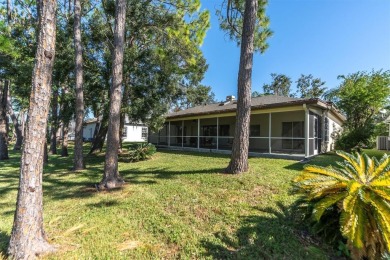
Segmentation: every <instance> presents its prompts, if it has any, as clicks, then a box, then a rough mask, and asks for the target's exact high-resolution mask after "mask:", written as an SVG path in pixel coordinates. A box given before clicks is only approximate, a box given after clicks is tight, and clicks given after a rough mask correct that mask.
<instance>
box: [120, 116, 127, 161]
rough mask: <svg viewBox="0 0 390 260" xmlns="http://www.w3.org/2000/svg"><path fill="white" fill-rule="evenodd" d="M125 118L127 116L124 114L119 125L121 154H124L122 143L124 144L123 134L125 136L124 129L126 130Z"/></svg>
mask: <svg viewBox="0 0 390 260" xmlns="http://www.w3.org/2000/svg"><path fill="white" fill-rule="evenodd" d="M125 117H126V114H125V113H123V112H122V113H121V116H120V123H119V148H118V153H119V154H121V153H122V143H123V140H122V134H123V129H124V128H125Z"/></svg>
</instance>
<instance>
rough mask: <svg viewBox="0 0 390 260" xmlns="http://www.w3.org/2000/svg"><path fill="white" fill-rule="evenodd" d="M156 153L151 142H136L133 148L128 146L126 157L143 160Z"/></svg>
mask: <svg viewBox="0 0 390 260" xmlns="http://www.w3.org/2000/svg"><path fill="white" fill-rule="evenodd" d="M155 153H156V147H155V146H154V145H153V144H142V143H141V144H138V145H137V146H136V147H135V148H130V150H129V155H128V159H129V161H132V162H138V161H144V160H148V159H150V158H151V157H152V156H153V154H155Z"/></svg>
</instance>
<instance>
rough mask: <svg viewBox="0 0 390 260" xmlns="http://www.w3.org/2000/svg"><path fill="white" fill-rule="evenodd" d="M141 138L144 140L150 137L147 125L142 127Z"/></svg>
mask: <svg viewBox="0 0 390 260" xmlns="http://www.w3.org/2000/svg"><path fill="white" fill-rule="evenodd" d="M141 138H142V139H144V140H146V139H148V128H147V127H142V134H141Z"/></svg>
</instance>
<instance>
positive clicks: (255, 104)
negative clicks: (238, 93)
mask: <svg viewBox="0 0 390 260" xmlns="http://www.w3.org/2000/svg"><path fill="white" fill-rule="evenodd" d="M251 104H252V106H251V109H252V110H257V109H265V108H276V107H285V106H294V105H303V104H313V105H316V106H319V107H322V108H330V109H331V110H332V111H333V112H334V113H336V114H337V115H338V116H339V117H340V119H342V120H345V117H344V116H343V115H342V114H341V113H340V112H339V111H338V110H337V109H336V108H335V107H334V106H333V105H332V104H331V103H329V102H325V101H322V100H320V99H318V98H311V99H304V98H291V97H283V96H274V95H270V96H262V97H256V98H252V99H251ZM236 109H237V101H233V102H232V101H227V102H225V103H215V104H209V105H201V106H196V107H192V108H188V109H185V110H181V111H177V112H172V113H169V114H168V115H167V117H166V118H167V119H174V118H181V117H189V116H198V115H208V114H220V113H227V112H235V111H236Z"/></svg>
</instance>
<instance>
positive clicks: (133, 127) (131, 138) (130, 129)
mask: <svg viewBox="0 0 390 260" xmlns="http://www.w3.org/2000/svg"><path fill="white" fill-rule="evenodd" d="M122 140H123V142H146V141H147V140H148V128H147V127H146V126H145V125H144V124H130V123H127V124H126V123H125V127H124V128H123V133H122Z"/></svg>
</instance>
